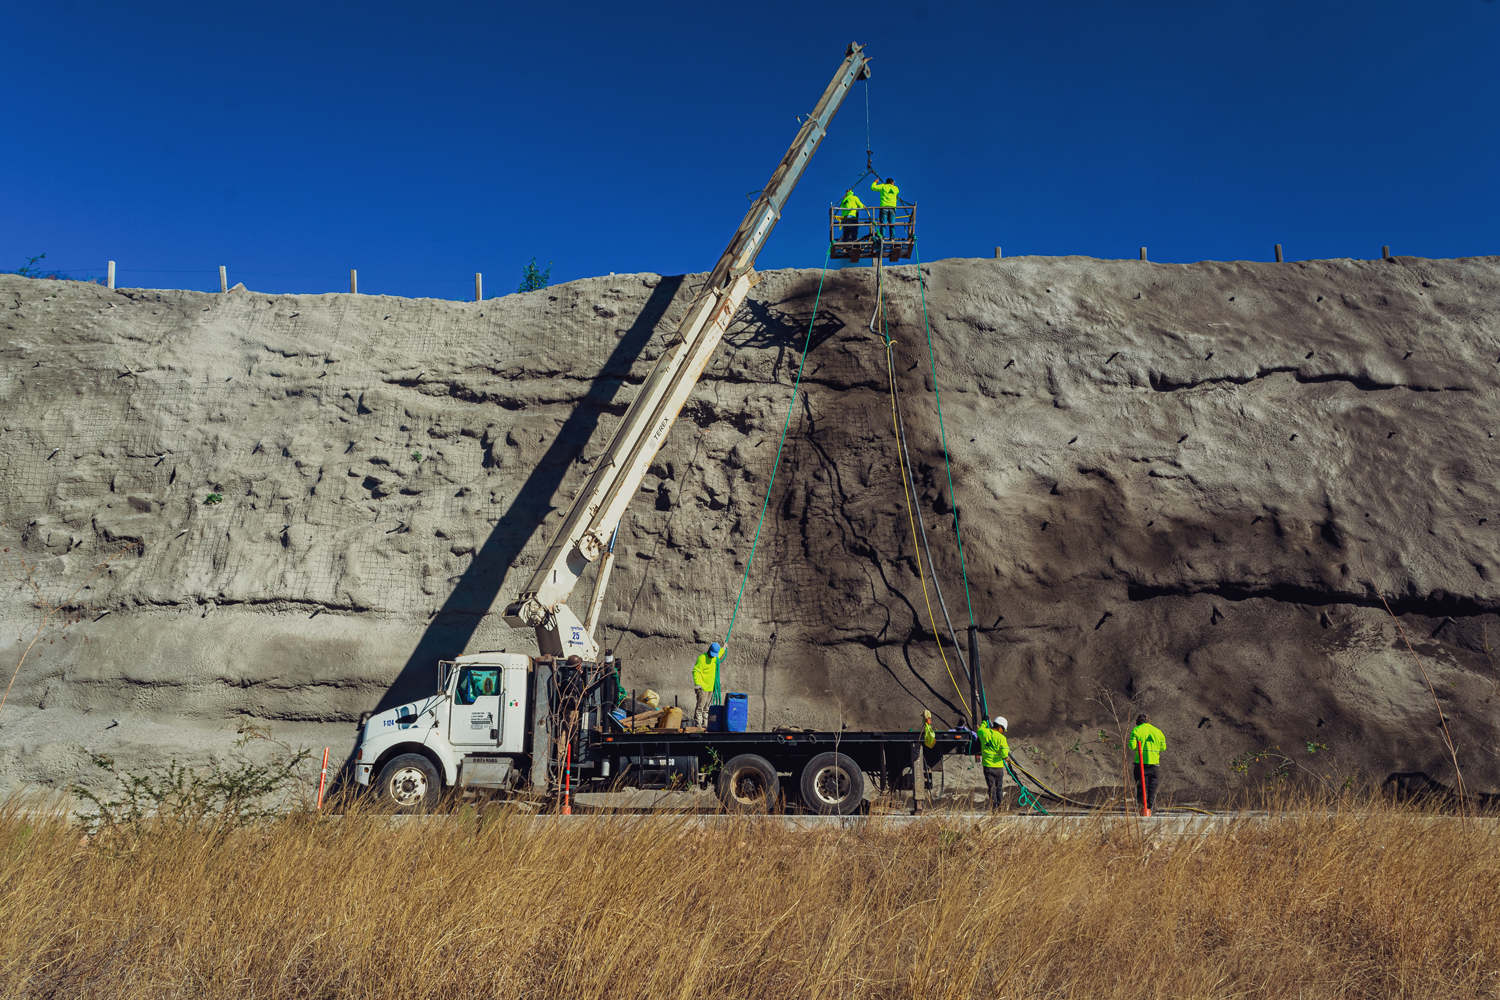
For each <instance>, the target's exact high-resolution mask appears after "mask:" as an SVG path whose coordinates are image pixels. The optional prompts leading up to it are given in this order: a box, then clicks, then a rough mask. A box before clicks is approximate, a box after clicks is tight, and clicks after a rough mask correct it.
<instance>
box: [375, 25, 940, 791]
mask: <svg viewBox="0 0 1500 1000" xmlns="http://www.w3.org/2000/svg"><path fill="white" fill-rule="evenodd" d="M869 75H870V66H869V58H868V57H867V56H866V55H865V52H864V48H863V47H862V46H860V45H858V44H851V45H850V46H849V48H848V49H847V50H846V52H845V58H844V61H843V64H842V65H841V66H840V67H839V69H838V72H837V73H835V74H834V77H833V80H832V81H831V82H830V83H829V84H828V87H827V89H826V90H824V92H823V96H822V98H821V99H820V100H819V101H818V103H817V105H816V107H815V108H814V109H813V111H812V113H811V114H809V115H808V116H807V117H806V118H805V120H804V121H803V123H802V127H801V129H800V130H799V131H798V133H797V137H796V139H795V140H794V141H793V143H792V145H791V147H790V148H789V149H788V150H787V152H786V155H785V156H783V157H782V159H781V162H780V164H778V165H777V167H776V169H775V171H774V172H773V173H772V174H771V179H770V181H769V182H767V184H766V186H765V188H764V189H762V191H761V192H760V196H759V198H758V199H757V200H756V201H755V202H754V204H753V205H752V206H751V207H750V210H749V211H748V212H747V213H746V214H745V217H744V219H743V221H741V223H740V225H739V228H738V229H737V230H736V231H735V234H734V237H733V239H731V240H730V242H729V246H728V248H727V249H726V250H725V251H724V253H723V254H722V255H721V256H720V258H719V261H718V263H717V265H715V267H714V269H713V271H712V272H711V273H710V275H709V277H708V280H707V281H706V282H705V283H704V284H703V286H702V287H701V288H700V289H699V291H698V293H697V295H696V296H695V297H694V299H693V301H692V303H691V305H690V306H689V307H688V310H687V312H686V314H685V315H684V316H683V318H682V320H681V321H680V322H679V324H678V326H677V329H676V331H675V333H674V334H673V335H672V336H671V337H670V338H669V340H668V343H667V346H666V349H665V350H664V351H663V353H662V355H661V357H660V358H659V359H658V360H657V362H656V365H655V367H653V368H652V370H651V373H650V375H649V376H648V377H647V378H646V380H645V382H644V383H643V384H642V386H641V389H640V392H639V394H637V396H636V397H635V400H634V401H633V402H632V403H631V404H630V406H629V408H628V409H627V410H626V412H625V415H624V417H623V418H622V419H621V421H620V425H619V427H618V428H617V429H616V431H615V434H614V437H613V438H612V440H611V441H610V444H609V447H608V449H607V450H606V451H605V452H604V454H603V455H602V456H601V458H600V460H599V462H598V463H597V466H596V468H595V471H594V472H593V474H592V476H591V477H590V478H589V481H588V483H587V485H586V486H585V487H584V489H583V490H581V491H580V492H579V494H578V495H577V497H576V498H575V500H574V502H573V504H572V507H571V508H570V509H569V511H568V512H567V514H566V516H565V517H564V519H563V521H562V523H561V525H560V527H559V528H558V530H557V534H556V536H555V538H554V539H553V541H552V543H551V545H550V547H549V548H548V549H547V552H546V554H545V555H544V556H543V558H542V559H541V560H540V562H539V563H538V566H537V569H536V571H535V572H534V573H533V574H532V576H531V578H530V580H529V582H528V583H527V585H526V587H525V589H524V590H523V591H522V592H521V594H520V595H519V596H518V597H517V598H516V600H515V601H513V602H512V603H511V604H509V605H508V606H507V607H506V608H505V610H504V619H505V622H506V623H507V624H509V625H510V626H512V627H514V628H518V629H532V630H534V632H535V635H536V643H537V649H538V654H537V655H536V656H530V655H526V654H522V653H506V652H480V653H472V654H469V655H465V656H459V657H456V658H455V659H453V660H445V661H441V662H440V663H438V664H437V676H436V682H437V683H436V689H435V691H434V693H433V694H432V695H431V696H430V697H427V698H425V699H422V700H420V701H415V702H411V703H408V704H405V705H400V706H398V707H396V708H393V709H390V710H387V711H385V712H381V713H379V714H374V715H368V716H365V717H363V718H362V719H361V731H360V742H359V747H358V749H357V751H356V754H355V761H354V770H355V780H356V781H357V782H358V783H359V784H360V785H364V786H370V787H371V788H372V789H373V791H374V792H375V794H376V795H377V796H378V798H379V799H380V800H382V802H383V803H384V804H385V805H387V806H389V807H392V808H395V809H398V810H412V811H419V810H424V809H428V808H431V807H432V806H433V805H435V804H436V802H437V800H438V797H439V796H440V795H441V793H442V791H443V789H444V788H459V789H464V790H466V791H468V790H474V791H478V790H499V791H502V792H506V791H510V790H513V789H515V788H517V787H519V786H526V787H529V788H530V789H532V790H533V791H541V792H546V791H551V790H557V789H558V788H560V787H561V786H563V785H567V786H569V787H572V788H577V789H579V790H589V789H594V790H602V789H617V788H641V789H666V788H693V787H698V786H700V785H703V784H706V783H707V782H708V781H709V780H710V778H711V779H712V780H713V782H714V785H715V790H716V792H717V794H718V797H719V800H720V801H721V802H722V803H723V805H724V807H725V808H726V809H729V810H732V811H741V812H743V811H757V810H759V811H765V810H767V809H770V808H775V807H776V806H777V804H778V803H781V802H785V801H789V800H791V801H795V800H800V801H801V804H802V806H803V807H804V808H807V809H810V810H811V811H813V812H817V813H823V814H841V815H848V814H851V813H854V812H856V811H858V810H860V809H861V808H862V806H863V803H864V801H865V790H866V786H867V783H868V781H869V780H871V779H873V780H874V781H875V782H877V783H878V785H879V786H880V787H882V788H890V789H894V788H898V787H903V785H904V786H906V787H911V788H912V789H913V790H914V791H915V792H916V794H914V796H913V801H914V803H917V802H919V801H920V792H921V789H922V788H923V787H924V785H925V783H926V782H927V781H929V780H930V778H929V777H927V774H928V768H929V766H931V765H934V764H937V763H938V762H940V761H941V759H942V758H943V757H944V756H946V755H948V754H952V753H959V752H963V751H964V750H965V749H966V748H967V747H968V742H967V740H966V739H965V738H960V737H956V736H952V735H948V734H943V735H939V736H935V737H933V738H932V745H931V746H927V745H925V744H924V741H923V739H922V738H921V736H920V735H919V734H914V733H913V732H911V731H906V732H850V731H848V730H843V731H840V732H809V731H800V730H798V731H787V730H779V731H776V732H771V733H757V732H730V731H715V732H690V731H681V730H663V729H654V730H649V731H644V732H642V731H638V730H636V729H635V727H628V726H625V725H622V724H621V721H620V719H619V715H620V714H621V713H620V712H618V711H617V710H616V709H617V705H618V702H619V685H618V679H617V678H618V675H617V672H616V670H617V665H616V664H615V662H614V661H613V658H612V657H610V656H606V657H605V658H604V659H603V660H601V659H600V657H599V647H598V644H597V642H596V640H595V638H594V628H595V626H596V625H597V623H598V620H599V615H600V610H601V608H602V607H603V604H604V598H605V593H606V589H607V587H608V585H609V578H610V573H611V571H612V569H613V566H614V552H613V539H614V534H615V530H616V527H617V525H618V524H619V522H620V519H621V518H622V517H623V516H624V513H625V510H626V507H627V505H628V504H629V503H630V500H631V498H632V497H633V496H634V495H635V494H636V493H637V492H638V490H639V487H640V483H641V480H642V479H643V478H644V476H645V475H646V472H647V469H648V468H649V467H650V465H651V462H652V460H653V459H654V458H655V456H656V453H657V451H658V450H659V449H660V448H661V446H662V445H663V443H664V442H665V441H666V437H667V433H668V431H669V430H670V429H671V427H672V424H673V422H674V421H675V420H676V419H677V415H678V413H679V412H680V411H681V409H682V407H683V404H684V403H686V402H687V399H688V396H689V394H690V393H691V392H692V391H693V387H694V386H695V385H696V384H697V382H698V379H699V377H700V376H701V375H702V373H703V370H704V368H705V367H706V366H707V365H708V362H709V360H710V359H711V358H712V356H713V353H714V351H715V349H716V348H717V347H718V345H719V341H720V339H721V338H722V337H723V336H724V333H725V331H726V330H727V329H728V328H729V325H730V323H731V321H732V320H733V319H734V316H735V314H736V313H737V312H738V311H739V308H740V306H741V304H742V303H743V302H744V300H745V296H746V295H747V294H748V292H749V291H750V289H751V287H753V286H754V285H755V284H756V282H757V281H758V280H759V278H758V275H757V274H756V273H755V270H754V263H755V258H756V255H757V254H758V253H759V252H760V248H761V247H762V246H763V245H764V244H765V241H766V238H767V237H768V236H769V235H770V233H771V230H772V229H773V228H774V227H775V225H776V222H777V220H778V219H779V218H780V217H781V211H782V207H783V206H784V205H785V203H786V200H787V198H788V196H790V194H791V192H792V189H793V188H794V187H795V186H796V184H797V181H798V179H799V178H800V177H801V176H802V172H803V170H804V169H805V168H806V166H807V163H808V161H809V160H810V159H811V158H812V155H813V153H814V152H815V151H816V150H817V148H818V145H819V143H820V142H821V141H822V139H823V136H824V134H825V133H826V132H827V129H828V126H829V123H830V122H831V121H832V119H833V116H834V114H835V113H836V112H837V111H838V109H839V106H840V104H841V103H842V102H843V100H844V97H845V96H846V95H847V94H848V92H849V90H850V89H851V87H852V86H853V85H854V83H855V82H856V81H858V80H863V79H868V77H869ZM887 252H890V253H894V252H897V251H889V250H887V248H885V247H882V246H879V245H874V246H872V247H870V248H867V252H866V256H870V255H872V254H880V255H884V254H885V253H887ZM591 563H598V568H597V571H596V576H595V583H594V590H593V595H592V598H591V599H590V600H589V602H588V604H587V606H586V612H585V614H584V616H583V618H582V620H580V618H579V616H578V615H577V614H576V612H575V611H574V610H573V609H572V607H571V606H570V605H569V599H570V598H571V596H572V594H573V591H574V589H575V588H576V587H577V586H578V584H579V583H581V582H582V580H583V577H584V574H585V573H586V571H587V569H588V567H589V565H590V564H591ZM783 776H785V777H786V778H787V779H788V781H787V782H786V783H785V787H784V786H783V780H782V779H783Z"/></svg>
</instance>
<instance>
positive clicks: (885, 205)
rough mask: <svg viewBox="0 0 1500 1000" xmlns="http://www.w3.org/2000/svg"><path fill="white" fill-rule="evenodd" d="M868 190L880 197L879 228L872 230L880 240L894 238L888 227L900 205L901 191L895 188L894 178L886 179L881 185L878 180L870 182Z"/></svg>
mask: <svg viewBox="0 0 1500 1000" xmlns="http://www.w3.org/2000/svg"><path fill="white" fill-rule="evenodd" d="M870 190H871V191H874V192H875V193H876V194H878V195H880V226H879V227H873V228H875V231H876V232H878V233H879V234H880V238H881V239H887V238H894V234H893V233H891V231H890V228H889V227H890V224H891V219H892V217H893V216H894V215H895V214H896V207H897V206H898V205H900V204H901V189H900V188H898V187H897V186H896V180H895V178H893V177H887V178H886V179H885V183H883V184H882V183H881V182H880V181H879V180H875V181H871V182H870Z"/></svg>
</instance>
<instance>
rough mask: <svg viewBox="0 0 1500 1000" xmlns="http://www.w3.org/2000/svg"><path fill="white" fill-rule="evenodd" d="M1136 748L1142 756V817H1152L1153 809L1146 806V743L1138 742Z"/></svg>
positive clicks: (1143, 741)
mask: <svg viewBox="0 0 1500 1000" xmlns="http://www.w3.org/2000/svg"><path fill="white" fill-rule="evenodd" d="M1135 748H1136V749H1137V750H1139V751H1140V754H1141V815H1142V816H1150V815H1151V807H1150V806H1149V805H1147V804H1146V741H1145V740H1137V741H1136V745H1135Z"/></svg>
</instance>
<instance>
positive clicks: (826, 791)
mask: <svg viewBox="0 0 1500 1000" xmlns="http://www.w3.org/2000/svg"><path fill="white" fill-rule="evenodd" d="M800 790H801V792H802V804H803V805H804V806H806V807H807V808H808V809H811V810H812V811H813V812H815V813H817V814H818V815H820V816H852V815H853V814H854V813H856V812H858V811H859V807H860V803H862V802H864V800H865V773H864V772H863V771H861V770H860V769H859V765H858V764H856V763H854V761H852V760H850V759H849V758H848V757H845V756H844V755H843V754H841V753H820V754H818V755H817V756H816V757H814V758H813V759H812V760H810V761H808V762H807V766H806V767H804V768H803V769H802V781H801V786H800Z"/></svg>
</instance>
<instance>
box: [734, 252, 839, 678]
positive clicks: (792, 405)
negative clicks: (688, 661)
mask: <svg viewBox="0 0 1500 1000" xmlns="http://www.w3.org/2000/svg"><path fill="white" fill-rule="evenodd" d="M832 254H833V246H832V245H831V244H830V245H829V247H828V253H827V254H825V255H824V257H823V273H822V275H821V276H820V277H819V278H818V294H817V297H816V298H814V299H813V311H812V319H810V320H808V321H807V337H806V338H805V339H804V340H803V342H802V360H801V361H800V362H798V363H797V380H796V381H795V382H793V383H792V400H791V402H789V403H787V405H786V420H785V421H783V422H782V425H781V441H780V442H779V443H778V444H777V445H776V461H775V462H773V463H772V464H771V481H770V482H769V483H767V484H766V498H765V499H764V500H762V501H761V504H760V520H758V521H756V522H755V537H754V538H752V539H751V540H750V557H749V558H748V559H746V560H745V573H744V575H743V576H741V577H740V592H739V595H738V596H737V597H735V599H734V613H733V614H731V615H730V616H729V628H728V629H727V630H726V631H725V632H724V645H725V647H726V649H725V650H724V652H723V654H722V656H724V657H726V658H727V657H728V656H729V650H728V649H727V647H728V646H729V637H730V636H731V635H733V634H734V623H735V621H736V620H738V618H739V616H740V602H741V601H743V600H744V599H745V584H746V582H747V581H749V579H750V564H751V563H752V562H754V561H755V547H756V545H758V544H759V543H760V529H761V527H762V526H763V525H764V524H765V523H766V507H767V506H769V505H770V503H771V487H773V486H775V485H776V471H777V470H778V469H779V468H781V451H782V449H783V448H785V447H786V435H787V431H789V430H790V429H791V426H792V411H793V410H794V409H796V406H797V393H798V392H799V391H801V388H802V370H803V369H804V368H806V367H807V354H808V349H809V348H810V347H811V346H812V334H813V324H814V323H816V322H817V321H818V306H819V304H820V303H821V302H822V301H823V281H824V280H825V279H826V278H827V277H828V260H829V257H830V256H832ZM719 666H720V668H722V667H723V660H722V659H721V660H720V661H719ZM722 673H723V670H722V669H716V670H715V671H714V704H715V705H717V704H719V703H720V701H721V700H722V697H723V685H722V684H721V683H720V677H721V675H722Z"/></svg>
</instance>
